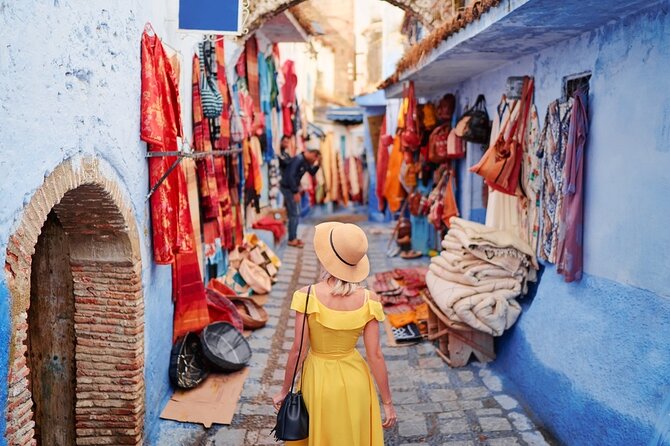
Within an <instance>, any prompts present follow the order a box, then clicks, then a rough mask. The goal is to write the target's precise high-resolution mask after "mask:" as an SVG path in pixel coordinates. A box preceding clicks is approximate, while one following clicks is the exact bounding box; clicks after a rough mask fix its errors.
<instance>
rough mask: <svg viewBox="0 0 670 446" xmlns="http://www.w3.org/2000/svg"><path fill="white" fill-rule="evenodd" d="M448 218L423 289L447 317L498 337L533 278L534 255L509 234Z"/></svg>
mask: <svg viewBox="0 0 670 446" xmlns="http://www.w3.org/2000/svg"><path fill="white" fill-rule="evenodd" d="M450 222H451V229H450V230H449V233H448V234H447V235H446V236H445V238H444V240H443V241H442V247H443V248H444V250H443V251H442V252H441V253H440V255H438V256H435V257H434V258H433V259H432V260H431V264H430V271H429V272H428V274H427V275H426V283H427V285H428V290H429V291H430V293H431V295H432V297H433V300H434V301H435V303H436V304H437V306H438V307H440V309H441V310H442V311H443V312H444V314H445V315H446V316H447V317H448V318H449V319H450V320H452V321H454V322H462V323H465V324H467V325H469V326H471V327H472V328H474V329H476V330H479V331H482V332H484V333H488V334H491V335H493V336H500V335H501V334H503V332H504V331H505V330H506V329H508V328H510V327H511V326H512V325H513V324H514V323H515V322H516V320H517V318H518V317H519V314H520V313H521V307H520V306H519V303H518V302H517V301H516V298H517V297H519V296H521V295H522V294H525V293H526V292H527V282H528V281H529V280H531V281H532V280H535V272H536V269H537V262H536V259H535V256H534V255H533V252H532V250H531V249H530V247H529V246H528V244H527V243H526V242H524V241H523V240H521V239H520V238H518V237H517V236H515V235H513V234H511V233H508V232H505V231H500V230H497V229H494V228H490V227H487V226H484V225H481V224H478V223H473V222H470V221H467V220H463V219H461V218H458V217H453V218H452V219H451V221H450Z"/></svg>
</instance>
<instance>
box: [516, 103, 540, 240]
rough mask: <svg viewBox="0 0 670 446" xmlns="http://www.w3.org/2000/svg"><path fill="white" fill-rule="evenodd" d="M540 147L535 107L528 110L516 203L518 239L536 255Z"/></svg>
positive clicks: (538, 225) (538, 216)
mask: <svg viewBox="0 0 670 446" xmlns="http://www.w3.org/2000/svg"><path fill="white" fill-rule="evenodd" d="M539 146H540V121H539V118H538V115H537V108H536V107H535V105H533V106H532V108H531V110H530V116H529V118H528V131H527V132H526V144H525V146H524V147H525V149H524V154H523V160H522V162H521V177H520V181H519V183H520V185H521V190H522V191H523V195H521V196H520V197H519V199H518V201H517V204H518V209H519V211H518V213H519V216H520V225H519V229H520V234H519V235H520V237H521V239H522V240H524V241H525V242H527V243H528V246H530V248H531V250H532V251H533V252H534V253H537V240H538V236H539V233H540V224H539V218H540V191H541V189H542V177H541V176H540V158H539V157H538V155H537V151H538V149H539Z"/></svg>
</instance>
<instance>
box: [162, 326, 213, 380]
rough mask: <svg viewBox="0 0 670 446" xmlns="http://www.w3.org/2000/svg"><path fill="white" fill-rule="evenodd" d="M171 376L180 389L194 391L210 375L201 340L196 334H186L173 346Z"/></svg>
mask: <svg viewBox="0 0 670 446" xmlns="http://www.w3.org/2000/svg"><path fill="white" fill-rule="evenodd" d="M169 375H170V382H172V385H174V386H175V387H179V388H180V389H192V388H194V387H196V386H197V385H198V384H200V383H201V382H203V381H204V380H205V378H207V375H209V371H208V369H207V364H206V361H205V357H204V355H203V353H202V345H201V344H200V338H198V336H197V335H196V334H195V333H191V332H189V333H186V335H185V336H182V337H180V338H179V339H177V341H176V342H175V343H174V345H173V346H172V351H171V352H170V370H169Z"/></svg>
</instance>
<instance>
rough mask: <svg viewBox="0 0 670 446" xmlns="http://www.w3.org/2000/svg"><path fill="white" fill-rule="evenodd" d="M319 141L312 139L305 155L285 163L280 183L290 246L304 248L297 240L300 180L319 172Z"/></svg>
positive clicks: (308, 142) (297, 156) (301, 154)
mask: <svg viewBox="0 0 670 446" xmlns="http://www.w3.org/2000/svg"><path fill="white" fill-rule="evenodd" d="M320 156H321V152H320V151H319V140H318V139H316V138H312V139H311V140H308V141H307V148H306V150H305V151H304V152H303V153H300V154H299V155H296V156H294V157H293V158H291V159H290V160H288V161H287V162H286V163H285V167H284V169H283V171H282V178H281V181H280V182H279V187H280V189H281V193H282V195H283V196H284V205H285V206H286V213H287V214H288V245H289V246H293V247H296V248H302V247H303V242H302V241H301V240H299V239H298V238H297V233H298V219H299V218H300V214H299V206H300V180H302V177H303V175H305V173H306V172H309V173H310V175H312V176H314V175H316V172H317V171H318V170H319V158H320Z"/></svg>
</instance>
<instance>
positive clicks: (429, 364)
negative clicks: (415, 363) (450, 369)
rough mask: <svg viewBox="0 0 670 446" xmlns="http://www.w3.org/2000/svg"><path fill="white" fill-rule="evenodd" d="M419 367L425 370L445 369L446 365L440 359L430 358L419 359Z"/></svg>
mask: <svg viewBox="0 0 670 446" xmlns="http://www.w3.org/2000/svg"><path fill="white" fill-rule="evenodd" d="M419 367H421V368H424V369H430V368H444V367H445V364H444V361H442V360H441V359H440V358H436V357H429V358H421V359H419Z"/></svg>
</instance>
